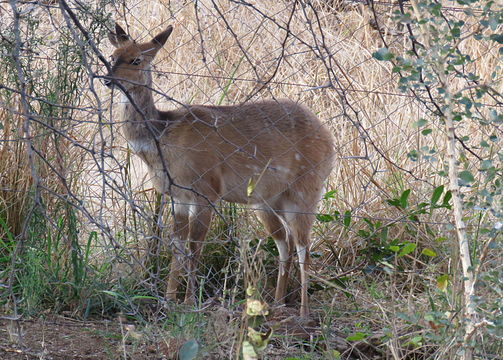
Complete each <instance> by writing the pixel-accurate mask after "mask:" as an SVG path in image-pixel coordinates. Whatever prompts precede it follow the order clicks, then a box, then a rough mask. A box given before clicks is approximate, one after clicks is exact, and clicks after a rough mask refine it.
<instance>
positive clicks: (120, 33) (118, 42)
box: [108, 23, 131, 47]
mask: <svg viewBox="0 0 503 360" xmlns="http://www.w3.org/2000/svg"><path fill="white" fill-rule="evenodd" d="M108 40H110V42H111V43H112V45H113V46H115V47H120V46H122V45H123V44H124V43H125V42H128V41H131V38H130V37H129V35H128V34H126V32H125V31H124V29H123V28H122V27H121V26H120V25H119V24H117V23H115V34H114V33H112V32H110V33H108Z"/></svg>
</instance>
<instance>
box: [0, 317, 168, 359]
mask: <svg viewBox="0 0 503 360" xmlns="http://www.w3.org/2000/svg"><path fill="white" fill-rule="evenodd" d="M19 327H20V329H19ZM18 330H20V331H21V336H18V335H17V334H18V333H19V331H18ZM131 334H134V330H133V326H132V325H124V324H122V326H121V324H120V322H119V321H116V322H113V321H77V320H73V319H69V318H65V317H62V316H58V317H55V316H51V317H49V318H46V319H36V320H23V321H21V322H20V323H19V325H16V324H15V323H14V322H12V321H9V320H0V359H2V360H14V359H16V360H18V359H30V360H31V359H44V360H52V359H54V360H56V359H57V360H63V359H79V360H80V359H121V358H122V359H139V360H142V359H169V358H171V356H172V354H169V352H170V351H169V349H168V348H167V347H166V346H155V345H152V344H150V345H149V344H145V343H141V342H138V341H134V339H133V338H132V337H133V336H132V335H131ZM128 338H131V341H128ZM125 354H127V355H126V356H125Z"/></svg>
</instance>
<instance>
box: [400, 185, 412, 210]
mask: <svg viewBox="0 0 503 360" xmlns="http://www.w3.org/2000/svg"><path fill="white" fill-rule="evenodd" d="M409 195H410V189H407V190H405V191H404V192H403V193H402V195H401V196H400V207H401V208H402V209H406V208H407V199H408V198H409Z"/></svg>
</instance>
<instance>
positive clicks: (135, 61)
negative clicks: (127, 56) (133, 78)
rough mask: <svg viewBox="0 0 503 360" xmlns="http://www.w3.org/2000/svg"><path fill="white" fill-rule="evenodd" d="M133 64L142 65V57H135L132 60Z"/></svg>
mask: <svg viewBox="0 0 503 360" xmlns="http://www.w3.org/2000/svg"><path fill="white" fill-rule="evenodd" d="M130 64H131V65H140V64H141V59H140V58H134V59H133V60H131V62H130Z"/></svg>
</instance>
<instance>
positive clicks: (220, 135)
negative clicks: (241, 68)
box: [107, 25, 334, 316]
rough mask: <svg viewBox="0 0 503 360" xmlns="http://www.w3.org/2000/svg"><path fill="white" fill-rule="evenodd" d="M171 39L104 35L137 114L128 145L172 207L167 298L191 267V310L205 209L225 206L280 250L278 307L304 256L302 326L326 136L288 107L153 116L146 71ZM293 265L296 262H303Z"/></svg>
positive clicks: (128, 124) (327, 162)
mask: <svg viewBox="0 0 503 360" xmlns="http://www.w3.org/2000/svg"><path fill="white" fill-rule="evenodd" d="M171 30H172V28H171V27H169V28H168V29H166V30H165V31H164V32H162V33H160V34H159V35H157V36H156V37H155V38H154V39H152V41H150V42H147V43H143V44H138V43H136V42H134V41H132V40H130V38H129V36H128V35H126V33H125V32H124V30H122V28H121V27H120V26H118V25H117V26H116V33H115V34H110V40H111V42H112V43H113V44H114V45H115V46H116V47H117V49H116V50H115V51H114V54H113V59H114V61H115V63H114V65H113V68H112V73H111V74H109V79H110V80H109V81H108V83H107V85H109V86H112V85H113V84H120V85H122V87H123V88H124V89H125V90H126V91H127V93H129V95H130V97H131V99H132V100H133V103H134V104H135V105H136V106H134V105H133V104H131V103H126V104H125V105H124V109H123V114H122V116H123V120H124V121H125V124H124V126H123V132H124V135H125V137H126V139H127V140H128V142H129V143H130V145H131V147H132V148H133V150H135V152H136V153H137V155H138V156H140V157H141V158H142V160H143V161H144V162H145V163H146V164H147V166H148V169H149V173H150V175H151V178H152V181H153V183H154V186H155V187H156V189H157V190H158V191H160V192H165V193H169V194H170V196H171V198H172V199H173V200H174V202H175V214H174V229H173V253H174V255H175V256H174V259H173V262H172V265H171V272H170V275H169V279H168V286H167V295H166V296H167V298H170V299H174V298H175V297H176V293H177V287H178V277H179V275H180V273H181V270H182V267H183V266H182V264H183V263H187V266H186V267H185V269H186V270H187V272H188V286H187V292H186V301H188V302H190V301H192V300H193V296H194V286H195V279H194V272H195V270H196V264H197V258H198V255H199V253H200V251H201V247H202V243H203V241H204V238H205V236H206V232H207V230H208V228H209V223H210V220H211V213H212V208H211V206H209V205H210V204H209V203H208V202H210V203H214V202H216V201H218V200H221V199H222V200H226V201H230V202H236V203H242V204H248V205H250V206H251V207H252V208H255V209H257V210H258V211H259V217H260V219H261V220H262V222H263V223H264V226H265V227H266V229H267V230H268V231H269V232H270V233H271V234H272V236H273V238H274V239H275V241H276V243H277V244H278V248H279V249H280V250H282V256H281V259H280V264H279V267H280V270H279V274H278V284H277V288H276V296H275V297H276V301H278V302H282V301H284V297H285V293H286V287H287V281H288V272H289V267H290V262H291V256H292V255H293V253H294V251H295V250H296V249H300V250H299V251H300V252H301V253H302V252H303V250H302V249H304V248H305V251H304V252H305V258H304V260H303V261H302V263H301V264H300V269H301V280H302V288H301V293H302V296H301V315H303V316H307V315H308V299H307V286H308V283H307V273H306V268H307V266H308V263H309V245H310V232H311V228H312V224H313V221H314V215H313V213H314V211H315V210H316V205H317V202H318V201H319V200H320V196H321V191H322V186H323V183H324V181H325V180H326V178H327V177H328V175H329V174H330V171H331V169H332V162H333V157H334V150H333V137H332V134H331V133H330V132H329V130H328V129H327V128H326V127H325V126H323V124H322V123H321V122H320V121H319V119H318V118H317V117H316V116H315V115H314V114H313V113H312V112H311V111H309V110H308V109H307V108H305V107H303V106H301V105H299V104H297V103H294V102H292V101H289V100H280V101H272V100H267V101H260V102H255V103H248V104H242V105H237V106H199V105H196V106H185V107H181V108H179V109H176V110H173V111H160V110H158V109H156V107H155V106H154V101H153V96H152V92H151V90H150V88H151V86H152V78H151V75H150V63H151V61H152V59H153V58H154V57H155V55H156V53H157V51H158V50H159V49H160V48H161V47H162V46H163V45H164V43H165V42H166V40H167V38H168V37H169V35H170V34H171ZM135 59H136V60H135ZM158 149H160V150H161V153H159V151H158ZM168 174H169V176H168ZM170 178H171V180H172V181H173V183H170V181H169V179H170ZM250 184H253V185H252V186H250ZM250 190H252V192H251V194H250ZM186 204H196V205H194V206H189V205H186ZM186 240H188V241H189V249H188V251H187V249H186V246H185V241H186ZM280 253H281V251H280ZM285 254H286V255H285ZM280 255H281V254H280ZM298 255H299V262H300V261H301V259H303V256H302V255H301V254H298ZM184 256H188V257H189V261H188V262H186V261H185V258H184Z"/></svg>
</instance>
